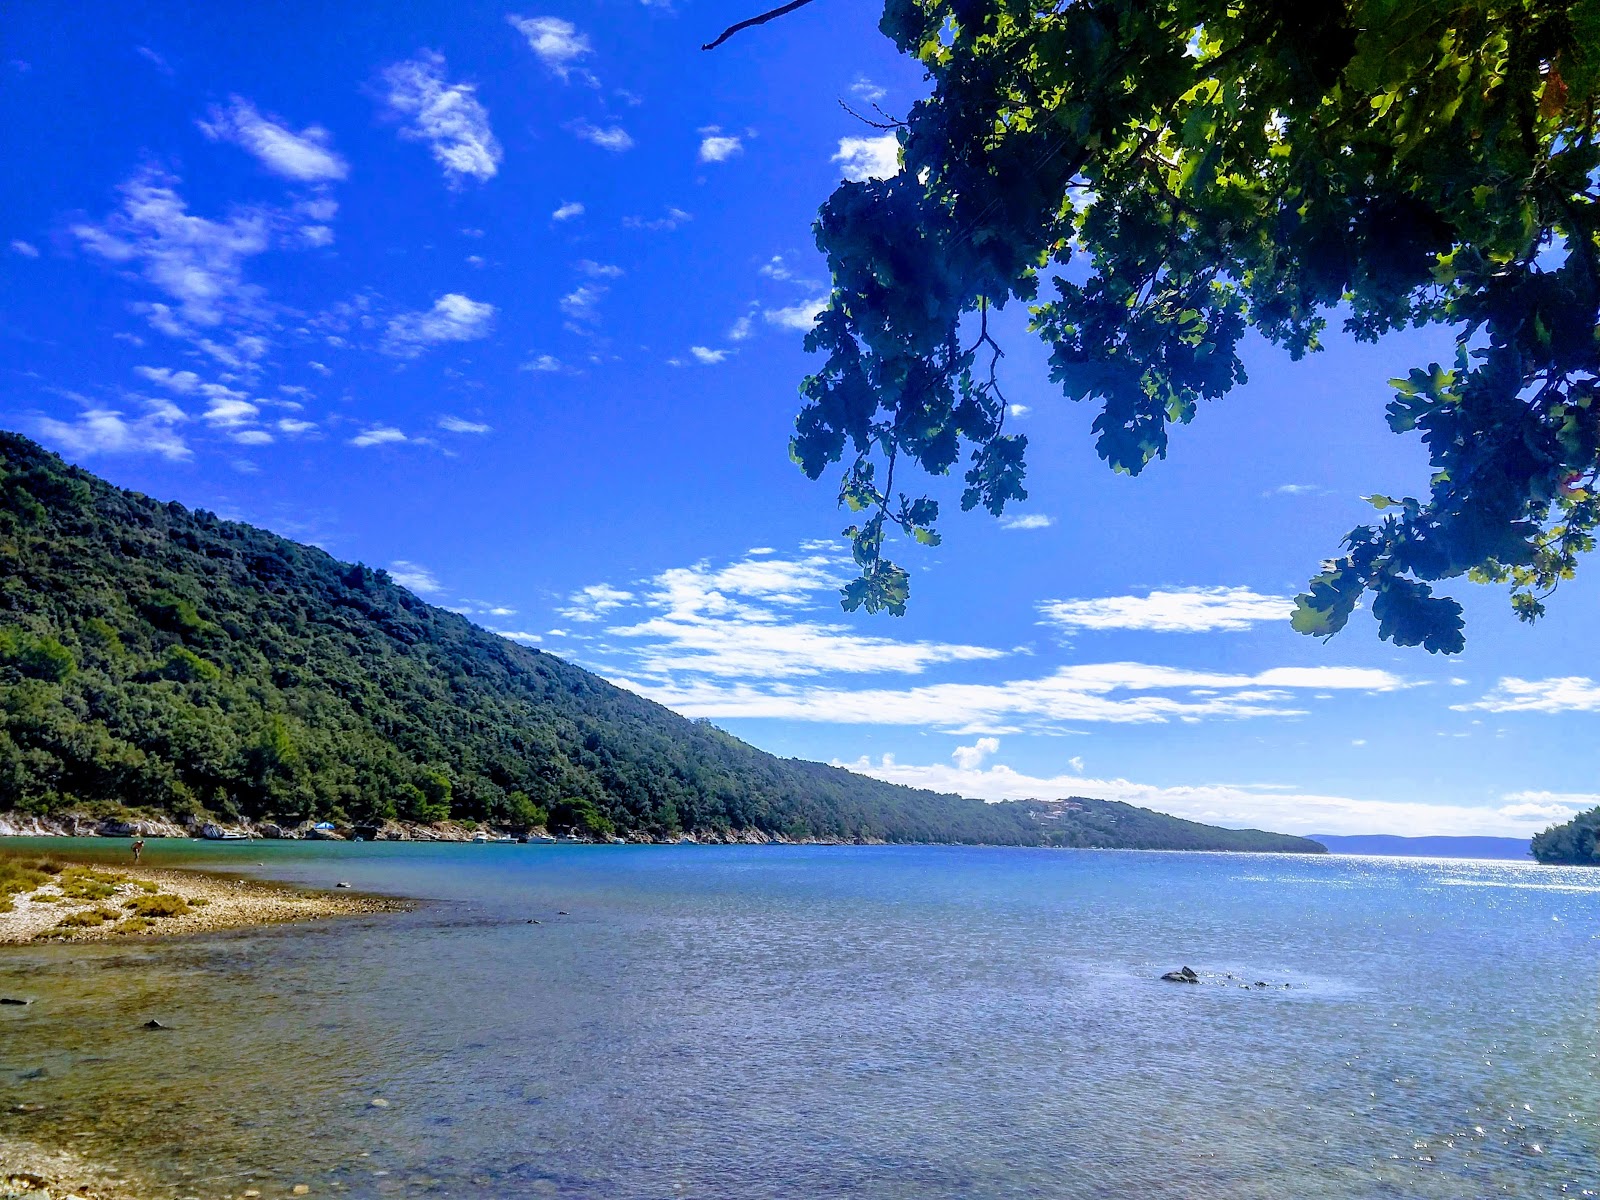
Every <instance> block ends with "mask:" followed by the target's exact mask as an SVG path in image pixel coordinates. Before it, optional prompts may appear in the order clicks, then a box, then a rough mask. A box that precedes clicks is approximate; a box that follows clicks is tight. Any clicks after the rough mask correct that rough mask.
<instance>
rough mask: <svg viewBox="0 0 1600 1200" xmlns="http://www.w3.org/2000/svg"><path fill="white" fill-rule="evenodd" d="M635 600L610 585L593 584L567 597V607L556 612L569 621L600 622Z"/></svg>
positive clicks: (627, 592) (629, 594) (630, 593)
mask: <svg viewBox="0 0 1600 1200" xmlns="http://www.w3.org/2000/svg"><path fill="white" fill-rule="evenodd" d="M633 598H634V594H633V593H632V592H629V591H624V590H623V589H621V588H615V587H612V586H611V585H610V584H608V583H592V584H590V585H589V586H588V587H584V588H579V589H578V590H577V591H575V592H573V593H572V595H570V596H568V597H567V606H566V607H565V608H558V609H556V612H558V613H560V614H561V615H562V616H563V617H566V618H567V620H569V621H599V620H601V619H603V618H604V617H605V615H606V614H607V613H609V612H612V611H614V610H616V609H619V608H621V607H622V606H623V605H625V604H627V603H628V602H629V601H631V600H632V599H633Z"/></svg>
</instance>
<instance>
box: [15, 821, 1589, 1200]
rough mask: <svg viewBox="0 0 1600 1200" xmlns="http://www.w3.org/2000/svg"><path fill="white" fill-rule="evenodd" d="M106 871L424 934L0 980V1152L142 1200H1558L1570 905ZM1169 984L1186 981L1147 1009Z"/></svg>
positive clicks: (1067, 881) (845, 871)
mask: <svg viewBox="0 0 1600 1200" xmlns="http://www.w3.org/2000/svg"><path fill="white" fill-rule="evenodd" d="M39 845H40V846H41V847H42V848H45V849H54V850H58V851H65V850H67V849H69V848H70V849H72V850H74V851H77V850H81V849H83V848H85V847H88V848H95V849H99V850H101V851H102V852H104V851H106V850H107V849H108V844H107V843H104V842H98V843H96V842H86V843H62V842H61V841H59V840H53V841H48V842H46V841H41V842H40V843H39ZM112 845H118V844H114V843H113V844H112ZM117 852H119V853H125V850H123V849H121V848H120V846H118V851H117ZM147 861H148V862H151V863H154V864H157V865H162V864H186V865H194V866H209V867H215V868H220V869H229V870H235V871H240V872H246V873H254V874H257V875H261V876H264V877H270V878H275V879H285V880H292V881H296V882H299V883H302V884H306V885H311V886H320V887H329V886H331V885H332V884H333V883H335V882H336V881H340V880H345V881H349V882H350V883H351V884H353V885H354V887H355V888H356V889H359V890H367V891H371V892H380V893H387V894H393V895H400V896H410V897H417V898H419V899H422V900H424V901H425V903H423V904H422V905H421V906H419V907H418V908H417V909H416V910H415V911H413V912H409V913H403V914H378V915H373V916H370V917H359V918H351V919H339V920H333V921H326V922H320V923H312V924H304V925H297V926H283V927H277V928H272V929H267V930H257V931H248V932H240V933H232V934H225V935H214V936H207V937H198V938H191V939H183V940H172V941H166V942H163V941H140V942H128V943H102V944H84V945H41V946H38V947H32V946H30V947H22V948H13V949H8V950H6V951H5V952H4V953H3V954H0V992H3V993H4V994H6V995H17V994H19V993H20V994H21V995H23V996H27V997H32V998H33V999H34V1000H35V1003H33V1004H31V1005H29V1006H28V1007H26V1008H17V1007H7V1008H4V1009H0V1101H3V1105H0V1107H3V1109H4V1112H3V1114H0V1136H3V1135H12V1136H16V1137H23V1138H29V1139H31V1140H35V1141H42V1142H46V1143H52V1144H57V1145H67V1146H70V1147H72V1148H73V1149H75V1150H78V1151H79V1152H81V1153H83V1154H85V1155H87V1156H89V1157H92V1158H97V1159H100V1160H101V1161H104V1162H108V1163H111V1164H113V1165H116V1166H119V1167H121V1168H123V1169H124V1170H126V1171H129V1172H130V1173H134V1172H136V1173H138V1174H141V1175H143V1176H145V1177H146V1178H149V1179H153V1180H155V1181H157V1182H158V1183H159V1184H160V1185H161V1187H162V1189H164V1191H165V1192H166V1193H168V1194H171V1195H174V1196H187V1195H194V1196H224V1195H234V1196H237V1195H238V1194H239V1193H240V1192H242V1191H243V1190H244V1189H246V1188H256V1189H258V1190H260V1191H261V1192H262V1193H263V1194H264V1195H266V1196H272V1195H279V1194H284V1193H285V1192H286V1191H287V1190H288V1189H289V1188H291V1187H292V1186H293V1185H295V1184H298V1183H305V1184H307V1185H308V1186H309V1187H310V1188H311V1190H312V1192H313V1194H317V1195H328V1194H343V1195H349V1196H357V1197H365V1196H372V1197H384V1196H412V1195H415V1196H559V1197H640V1198H644V1197H661V1198H671V1200H676V1198H680V1197H682V1198H688V1197H706V1198H713V1197H716V1198H721V1197H727V1198H735V1197H741V1198H742V1197H807V1198H810V1197H862V1198H876V1197H886V1198H899V1197H905V1198H911V1197H918V1198H925V1197H973V1198H980V1197H981V1198H988V1197H1063V1198H1065V1197H1073V1198H1078V1197H1119V1198H1120V1197H1173V1198H1178V1197H1183V1198H1185V1200H1193V1198H1197V1197H1204V1198H1209V1197H1217V1198H1223V1197H1226V1198H1228V1200H1237V1198H1249V1197H1262V1198H1267V1197H1272V1198H1274V1200H1277V1198H1282V1197H1312V1196H1315V1197H1318V1198H1319V1200H1327V1198H1345V1197H1350V1198H1356V1197H1359V1198H1362V1200H1367V1198H1372V1197H1407V1198H1410V1197H1439V1198H1448V1200H1461V1198H1463V1197H1478V1196H1491V1195H1492V1196H1514V1197H1516V1196H1552V1195H1563V1194H1564V1195H1591V1196H1592V1195H1596V1194H1600V1064H1597V1059H1596V1054H1597V1051H1600V1039H1597V1036H1596V1034H1597V998H1600V987H1597V984H1600V974H1597V965H1600V954H1597V951H1600V871H1585V870H1583V869H1576V868H1570V869H1569V868H1546V867H1538V866H1534V865H1532V864H1515V863H1487V862H1453V861H1443V860H1414V859H1413V860H1399V859H1370V858H1335V857H1298V856H1283V855H1223V854H1145V853H1130V852H1115V851H1047V850H1027V849H982V848H948V847H778V846H752V847H699V846H664V847H656V846H638V847H633V846H628V847H621V846H565V845H561V846H547V845H536V846H499V845H489V846H484V845H417V844H392V843H377V844H361V845H336V844H317V843H287V842H283V843H266V844H262V843H251V844H240V845H227V846H218V845H206V846H201V845H190V844H178V843H160V842H152V843H151V844H150V851H149V852H148V853H147ZM530 922H535V923H530ZM1185 965H1187V966H1190V967H1192V968H1194V970H1195V971H1196V972H1198V973H1199V974H1200V975H1201V977H1202V980H1203V982H1202V983H1200V984H1197V985H1190V984H1178V983H1169V982H1163V981H1162V980H1161V979H1160V976H1161V974H1162V973H1163V972H1166V971H1169V970H1172V969H1174V968H1177V967H1181V966H1185ZM1258 982H1259V983H1263V984H1266V985H1267V986H1265V987H1258V986H1256V985H1257V983H1258ZM1286 985H1287V986H1286ZM151 1018H156V1019H159V1020H160V1021H161V1022H162V1023H164V1024H166V1025H169V1026H171V1029H170V1030H167V1031H146V1030H144V1029H142V1028H141V1025H142V1023H143V1022H145V1021H147V1020H149V1019H151ZM375 1100H378V1101H383V1102H384V1103H383V1104H379V1105H375V1104H374V1103H373V1102H374V1101H375ZM16 1105H30V1106H31V1105H40V1106H42V1108H41V1109H40V1110H39V1111H37V1112H28V1113H19V1112H14V1111H12V1109H13V1107H14V1106H16Z"/></svg>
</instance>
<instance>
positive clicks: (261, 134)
mask: <svg viewBox="0 0 1600 1200" xmlns="http://www.w3.org/2000/svg"><path fill="white" fill-rule="evenodd" d="M199 124H200V129H201V131H202V132H204V133H205V135H206V136H207V137H208V138H211V139H212V140H213V141H224V142H232V143H233V144H234V145H236V146H241V147H243V148H244V149H245V150H248V151H249V152H250V153H251V154H253V155H255V157H256V158H257V159H258V160H259V161H260V162H261V165H262V166H264V167H266V168H267V170H269V171H271V172H273V173H274V174H277V175H282V176H283V177H284V178H285V179H293V180H296V181H298V182H300V183H327V182H329V181H332V180H336V179H343V178H345V177H346V176H347V175H349V173H350V166H349V164H348V163H346V162H345V160H344V159H343V158H341V157H340V156H339V155H338V154H337V153H335V151H334V149H333V136H332V135H331V134H330V133H329V132H328V131H327V130H326V129H324V128H322V127H321V126H320V125H308V126H306V127H305V128H304V129H302V130H301V131H300V132H298V133H296V132H295V131H294V130H292V129H290V128H289V127H288V126H287V125H286V124H283V123H282V122H280V121H278V120H275V119H273V118H270V117H264V116H262V115H261V114H260V113H259V112H257V111H256V107H255V105H253V104H251V103H250V101H248V100H245V99H243V98H242V97H240V96H234V97H233V98H232V100H231V102H230V103H229V105H228V107H226V108H220V107H217V108H213V109H212V110H211V118H210V120H207V121H201V122H200V123H199Z"/></svg>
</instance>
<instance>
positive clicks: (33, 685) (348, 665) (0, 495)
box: [0, 432, 1321, 851]
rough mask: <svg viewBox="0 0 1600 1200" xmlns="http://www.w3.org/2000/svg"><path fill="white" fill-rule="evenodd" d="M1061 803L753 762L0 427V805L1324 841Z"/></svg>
mask: <svg viewBox="0 0 1600 1200" xmlns="http://www.w3.org/2000/svg"><path fill="white" fill-rule="evenodd" d="M1082 804H1083V806H1084V807H1082V808H1081V809H1079V810H1075V811H1069V810H1068V809H1067V807H1066V806H1062V805H1050V804H1036V803H1031V802H1027V803H1011V804H998V805H997V804H985V803H982V802H979V801H975V800H965V799H962V798H960V797H957V796H949V795H939V794H935V793H932V792H923V791H916V790H913V789H910V788H904V787H898V786H896V785H893V784H888V783H883V782H881V781H879V780H875V779H869V778H865V777H863V776H860V775H855V774H852V773H850V772H848V771H844V770H840V769H838V768H835V767H828V766H823V765H821V764H818V763H811V762H802V761H798V760H792V759H780V758H776V757H774V756H773V755H770V754H766V753H763V752H762V751H760V750H757V749H755V748H754V747H752V746H749V745H747V744H745V743H744V742H741V741H739V740H738V739H737V738H735V737H732V736H731V735H729V734H727V733H724V732H723V731H721V730H719V729H716V728H715V727H713V726H711V725H709V724H706V723H704V722H695V721H689V720H686V719H684V718H683V717H680V716H678V715H677V714H675V713H673V712H670V711H669V710H667V709H665V708H662V707H661V706H660V705H657V704H654V703H652V702H650V701H648V700H645V699H643V698H642V697H639V696H636V695H634V694H633V693H631V692H627V691H624V690H622V689H620V688H617V687H614V686H612V685H611V684H609V683H606V682H605V681H604V680H602V679H600V678H598V677H596V676H595V675H592V674H590V673H589V672H587V671H584V670H582V669H581V668H579V667H575V666H573V665H572V664H570V663H567V662H563V661H562V660H561V659H559V658H555V657H552V656H551V655H549V654H544V653H541V652H540V651H538V650H533V649H529V648H527V647H524V646H520V645H517V644H515V643H513V642H510V641H507V640H506V639H504V638H502V637H499V636H498V635H496V634H493V633H491V632H489V631H487V630H484V629H481V628H479V627H478V626H476V625H474V624H472V623H471V622H470V621H468V620H466V619H465V618H464V617H461V616H458V615H456V614H455V613H450V612H446V611H445V610H443V609H439V608H435V607H433V606H432V605H429V604H426V603H424V602H423V601H421V600H419V599H418V598H417V597H416V596H414V595H412V594H411V593H410V592H408V591H406V590H405V589H403V588H401V587H398V586H397V585H395V584H394V583H392V582H391V581H390V580H389V578H388V576H387V575H386V574H385V573H384V572H383V571H381V570H373V569H371V568H368V567H365V566H361V565H359V564H350V563H343V562H339V561H337V560H336V559H334V558H333V557H331V556H330V555H328V554H326V553H324V552H323V551H321V550H318V549H316V548H315V547H311V546H304V545H299V544H297V543H295V542H291V541H288V540H286V539H284V538H280V537H277V536H275V535H273V534H271V533H268V532H266V531H265V530H261V529H257V528H254V527H253V526H250V525H244V524H240V523H238V522H233V521H224V520H222V519H221V518H219V517H217V516H216V515H215V514H213V513H209V512H206V511H204V510H193V511H191V510H189V509H186V508H184V507H183V506H182V505H180V504H176V503H161V502H159V501H156V500H152V499H150V498H149V497H147V496H143V495H140V494H138V493H136V492H129V491H124V490H122V489H119V488H116V487H113V486H112V485H110V484H108V483H106V482H105V481H104V480H101V479H99V478H97V477H95V476H94V475H92V474H90V473H88V472H87V471H84V470H81V469H79V468H76V467H71V466H68V465H67V464H66V463H64V462H62V460H61V459H59V458H57V457H56V456H55V455H53V454H49V453H47V452H46V451H44V450H42V449H40V448H39V447H38V446H36V445H34V444H33V443H32V442H30V441H28V440H27V439H26V438H22V437H20V436H17V435H15V434H9V433H3V432H0V811H4V810H16V811H21V812H27V813H34V814H40V815H49V814H52V813H59V812H66V811H75V812H89V813H95V812H101V813H109V812H111V811H112V810H115V809H121V808H127V809H134V810H144V811H147V812H151V813H163V814H171V815H175V816H178V817H185V816H197V815H202V814H213V815H216V816H220V817H225V818H226V817H233V818H237V817H249V818H252V819H258V820H259V819H267V818H271V819H277V820H280V821H289V822H292V821H300V820H304V819H307V818H321V817H332V818H335V819H340V820H346V821H351V822H374V821H380V820H384V819H390V818H400V819H408V820H414V821H432V820H440V819H443V818H445V817H456V818H470V819H475V820H479V821H491V822H498V823H503V824H513V825H516V824H523V825H526V824H540V823H549V824H551V825H553V826H556V827H560V828H576V829H580V830H588V831H590V832H593V833H606V832H609V831H611V830H612V829H616V830H619V831H628V832H635V831H636V832H640V833H647V834H652V835H657V836H665V835H671V834H673V833H676V832H678V831H680V830H718V831H727V830H743V829H757V830H761V831H763V832H765V833H767V834H773V835H778V834H781V835H785V836H789V837H831V838H843V839H862V840H873V839H881V840H885V841H947V842H983V843H995V844H1022V845H1038V844H1051V843H1054V844H1063V845H1123V846H1134V845H1138V846H1150V847H1161V848H1187V849H1207V848H1211V849H1272V850H1304V851H1319V850H1321V847H1320V846H1318V845H1316V844H1315V843H1313V842H1308V841H1306V840H1305V839H1301V838H1288V837H1283V836H1281V835H1277V834H1264V833H1258V832H1255V831H1243V832H1240V831H1231V830H1216V829H1211V828H1209V827H1208V826H1204V825H1195V824H1193V823H1191V822H1182V821H1177V820H1176V819H1175V818H1171V817H1164V816H1162V815H1161V814H1157V813H1149V812H1146V811H1145V810H1142V809H1133V808H1129V807H1128V806H1126V805H1102V803H1101V802H1098V801H1087V802H1082Z"/></svg>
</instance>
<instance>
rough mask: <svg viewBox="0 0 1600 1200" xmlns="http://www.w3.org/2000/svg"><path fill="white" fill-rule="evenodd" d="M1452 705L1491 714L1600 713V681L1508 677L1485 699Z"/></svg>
mask: <svg viewBox="0 0 1600 1200" xmlns="http://www.w3.org/2000/svg"><path fill="white" fill-rule="evenodd" d="M1451 707H1452V708H1454V709H1455V710H1456V711H1457V712H1470V711H1472V710H1474V709H1477V710H1481V711H1483V712H1492V713H1508V712H1540V713H1558V712H1600V683H1596V682H1595V681H1594V680H1592V679H1590V678H1589V677H1588V676H1587V675H1564V676H1557V677H1555V678H1551V679H1518V678H1516V677H1515V676H1508V677H1506V678H1504V679H1502V680H1501V681H1500V682H1499V684H1498V685H1496V687H1495V689H1494V691H1492V692H1490V693H1489V694H1488V695H1487V696H1485V697H1484V698H1483V699H1481V700H1478V701H1476V702H1474V703H1472V704H1455V705H1451Z"/></svg>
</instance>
